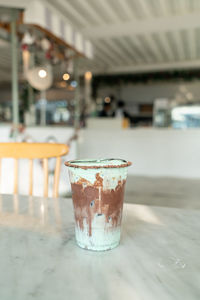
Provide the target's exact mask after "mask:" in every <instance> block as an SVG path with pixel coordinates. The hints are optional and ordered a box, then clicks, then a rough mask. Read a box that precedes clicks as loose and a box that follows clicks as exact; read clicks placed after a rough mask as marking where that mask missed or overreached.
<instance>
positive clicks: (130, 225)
mask: <svg viewBox="0 0 200 300" xmlns="http://www.w3.org/2000/svg"><path fill="white" fill-rule="evenodd" d="M73 226H74V223H73V211H72V203H71V200H70V199H59V200H55V199H42V198H28V197H22V196H20V197H19V198H17V197H13V196H5V195H4V196H1V197H0V299H2V300H10V299H12V300H13V299H15V300H29V299H42V300H46V299H47V300H65V299H69V300H79V299H82V300H85V299H87V300H90V299H91V300H96V299H98V300H108V299H109V300H117V299H120V300H121V299H131V300H135V299H137V300H157V299H162V300H171V299H174V300H183V299H187V300H194V299H198V300H199V299H200V211H192V210H184V209H174V208H173V209H171V208H160V207H149V206H142V205H125V207H124V219H123V230H122V239H121V244H120V246H119V247H118V248H115V249H113V250H111V251H107V252H91V251H87V250H83V249H80V248H78V247H77V246H76V244H75V239H74V227H73Z"/></svg>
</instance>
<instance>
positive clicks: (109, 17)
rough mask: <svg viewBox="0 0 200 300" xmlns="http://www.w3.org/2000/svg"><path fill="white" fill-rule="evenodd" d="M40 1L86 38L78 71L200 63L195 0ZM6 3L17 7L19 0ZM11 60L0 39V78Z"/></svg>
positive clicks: (199, 2)
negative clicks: (89, 56) (87, 56)
mask: <svg viewBox="0 0 200 300" xmlns="http://www.w3.org/2000/svg"><path fill="white" fill-rule="evenodd" d="M26 1H31V0H26ZM41 1H46V2H48V3H49V5H51V6H52V7H53V8H54V9H56V10H57V11H58V12H59V13H60V14H62V16H63V17H64V18H66V20H67V21H68V22H70V23H71V24H72V26H73V27H74V28H76V29H77V30H78V31H81V33H82V34H83V35H84V37H85V38H88V39H89V40H91V42H92V44H93V46H94V59H93V60H82V62H80V66H81V70H82V72H83V71H85V70H91V71H92V72H93V73H96V74H117V73H137V72H141V73H143V72H147V71H151V72H152V71H159V70H174V69H191V68H200V0H84V1H83V0H41ZM6 3H9V5H11V4H12V5H13V3H14V4H15V7H17V6H18V5H19V6H20V5H22V6H23V5H24V4H23V3H24V0H23V1H20V0H12V1H11V0H7V2H6ZM26 3H27V2H26ZM0 4H1V0H0ZM10 60H11V55H10V50H9V47H8V44H7V45H6V42H2V43H0V80H2V79H5V80H6V79H8V78H10V65H11V61H10Z"/></svg>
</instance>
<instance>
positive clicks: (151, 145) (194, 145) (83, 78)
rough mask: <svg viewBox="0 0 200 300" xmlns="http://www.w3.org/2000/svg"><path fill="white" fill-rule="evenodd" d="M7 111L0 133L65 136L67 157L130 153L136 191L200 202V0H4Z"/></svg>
mask: <svg viewBox="0 0 200 300" xmlns="http://www.w3.org/2000/svg"><path fill="white" fill-rule="evenodd" d="M0 122H1V123H0V141H1V142H7V141H19V142H21V141H25V142H50V143H56V142H61V143H66V144H68V145H69V146H70V152H69V154H68V155H67V157H65V158H64V159H63V162H64V161H65V160H69V159H75V158H104V157H108V158H112V157H116V158H124V159H127V160H130V161H132V162H133V165H132V166H131V168H130V172H129V174H130V176H129V179H128V183H127V194H126V198H125V200H126V201H127V202H135V203H140V204H143V203H145V204H149V205H161V206H162V205H163V206H174V207H182V206H184V207H193V208H198V207H199V199H198V198H199V192H200V187H199V179H200V1H199V0H179V1H178V0H172V1H169V0H107V1H106V0H101V1H97V0H84V1H81V0H73V1H70V0H40V1H39V0H26V1H25V0H5V1H4V0H0ZM12 163H13V162H12V161H9V160H8V161H7V162H5V163H3V166H2V168H3V169H4V171H3V172H4V174H5V175H4V177H3V178H2V179H1V187H2V192H4V193H9V192H12V187H10V186H9V184H8V182H9V181H10V180H11V176H12V175H11V173H12V172H11V169H12V168H13V165H12ZM62 165H63V164H62ZM50 166H51V167H50V175H51V170H53V169H54V161H52V163H51V164H50ZM25 168H26V167H25V164H24V163H23V161H22V163H21V165H20V173H21V174H22V176H19V177H20V178H21V177H22V179H21V182H20V192H21V193H22V194H23V193H24V194H25V193H26V190H25V187H26V186H27V184H25V182H26V176H23V174H25V172H26V171H25ZM34 168H35V175H34V176H35V178H34V189H35V194H36V195H40V194H41V190H42V184H41V182H42V165H41V163H40V162H39V161H38V162H36V163H35V165H34ZM61 172H62V174H61V182H60V194H61V195H63V196H66V195H69V193H70V187H69V183H68V182H67V177H66V176H67V171H66V170H65V167H64V166H62V170H61ZM50 189H51V187H50ZM188 199H190V200H188Z"/></svg>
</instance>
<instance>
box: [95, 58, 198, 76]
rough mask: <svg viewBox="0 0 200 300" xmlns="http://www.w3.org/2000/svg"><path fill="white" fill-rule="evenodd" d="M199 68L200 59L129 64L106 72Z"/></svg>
mask: <svg viewBox="0 0 200 300" xmlns="http://www.w3.org/2000/svg"><path fill="white" fill-rule="evenodd" d="M188 68H190V69H199V68H200V59H198V60H193V61H191V60H187V61H179V62H169V63H162V64H160V63H159V64H145V65H129V66H118V67H117V66H115V67H110V68H107V70H104V72H105V73H106V74H115V73H129V72H131V73H143V72H156V71H165V70H166V71H167V70H175V69H176V70H179V69H188ZM96 74H97V73H96ZM98 74H101V71H100V70H99V71H98Z"/></svg>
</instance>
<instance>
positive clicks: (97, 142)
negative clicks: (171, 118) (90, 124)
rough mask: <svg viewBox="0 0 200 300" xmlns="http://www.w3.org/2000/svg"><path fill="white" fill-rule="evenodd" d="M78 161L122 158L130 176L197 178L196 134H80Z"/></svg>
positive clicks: (199, 150)
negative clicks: (128, 161)
mask: <svg viewBox="0 0 200 300" xmlns="http://www.w3.org/2000/svg"><path fill="white" fill-rule="evenodd" d="M79 153H80V157H81V158H104V157H108V158H114V157H116V158H124V159H127V160H130V161H131V162H132V163H133V165H132V166H131V167H130V170H129V171H130V174H134V175H144V176H169V177H185V178H200V130H198V129H197V130H193V129H190V130H173V129H129V130H122V129H120V130H109V129H107V130H92V129H85V130H82V131H81V139H80V149H79Z"/></svg>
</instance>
